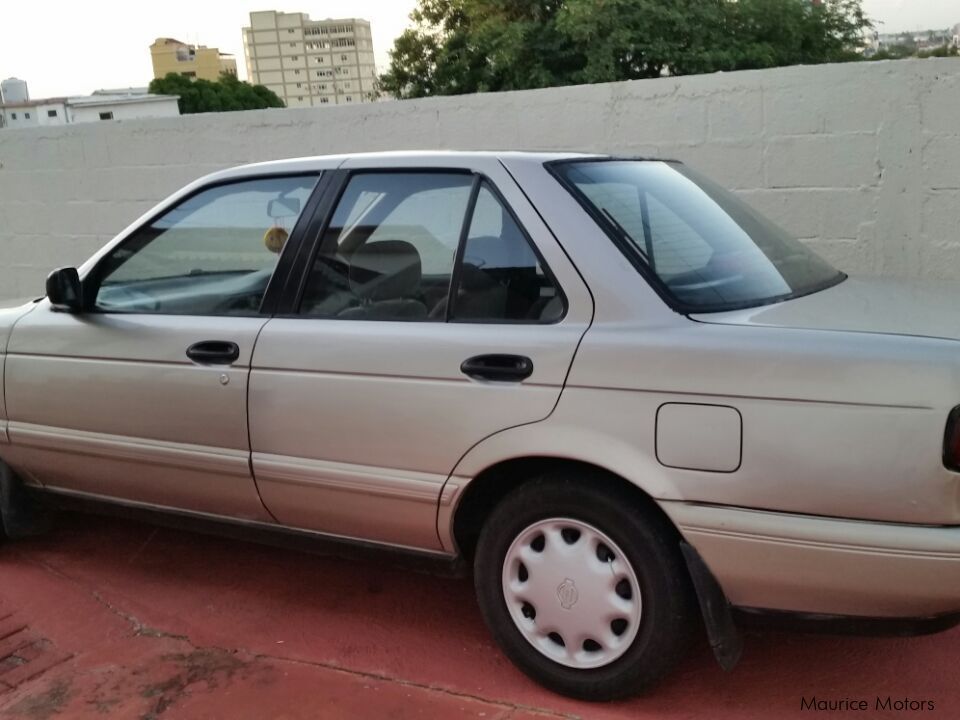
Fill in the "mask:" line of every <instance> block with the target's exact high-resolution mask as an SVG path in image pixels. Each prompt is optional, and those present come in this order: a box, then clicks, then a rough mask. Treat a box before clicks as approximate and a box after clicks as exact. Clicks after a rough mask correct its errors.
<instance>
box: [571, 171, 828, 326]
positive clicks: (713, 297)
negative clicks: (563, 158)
mask: <svg viewBox="0 0 960 720" xmlns="http://www.w3.org/2000/svg"><path fill="white" fill-rule="evenodd" d="M552 169H553V172H555V173H556V174H557V175H558V177H559V178H560V180H561V181H562V182H563V184H564V185H565V186H566V187H567V188H568V189H569V190H570V192H572V193H573V194H574V196H576V197H577V199H578V200H579V201H580V202H581V203H582V204H583V205H584V206H585V207H586V208H587V209H588V210H589V211H590V212H591V214H592V215H593V216H594V217H595V219H596V220H597V222H598V223H599V224H600V225H601V226H602V227H603V228H604V229H605V230H606V231H607V232H608V233H609V234H610V235H611V237H613V238H614V239H615V240H616V241H617V244H618V245H620V247H621V248H622V249H623V250H624V252H626V253H627V254H628V256H630V257H631V259H632V260H634V261H635V264H637V265H638V266H640V267H641V268H643V269H644V270H645V271H648V272H646V274H647V275H648V276H650V279H651V280H652V281H653V282H654V283H655V284H656V285H657V286H658V289H659V290H660V291H661V293H662V294H664V295H666V296H667V298H668V299H670V300H671V301H672V303H671V304H673V305H674V307H675V308H676V309H677V310H680V311H682V312H691V313H699V312H720V311H723V310H735V309H738V308H744V307H752V306H755V305H765V304H768V303H772V302H778V301H780V300H787V299H790V298H794V297H799V296H801V295H808V294H810V293H813V292H817V291H818V290H823V289H825V288H827V287H830V286H831V285H835V284H836V283H838V282H840V281H841V280H843V279H844V278H845V277H846V275H844V274H843V273H841V272H839V271H838V270H836V269H835V268H833V267H831V266H830V264H829V263H827V262H826V261H825V260H823V259H822V258H820V257H819V256H818V255H817V254H816V253H814V252H813V251H812V250H810V249H809V248H808V247H807V246H806V245H804V244H803V243H801V242H800V241H798V240H795V239H794V238H792V237H790V236H789V235H788V234H787V233H786V232H785V231H784V230H782V229H780V228H779V227H777V226H776V225H774V224H773V223H772V222H770V221H769V220H767V219H766V218H764V217H763V216H762V215H760V214H759V213H757V212H756V211H755V210H753V209H752V208H750V207H749V206H748V205H746V204H745V203H744V202H742V201H741V200H739V199H737V197H736V196H734V195H733V194H732V193H730V192H727V191H726V190H724V189H723V188H721V187H719V186H718V185H716V184H715V183H713V182H711V181H709V180H707V179H706V178H704V177H702V176H700V175H697V174H695V173H694V172H693V171H691V170H690V169H689V168H687V167H685V166H683V165H681V164H679V163H668V162H656V161H642V160H603V161H577V162H563V163H557V164H554V165H553V166H552Z"/></svg>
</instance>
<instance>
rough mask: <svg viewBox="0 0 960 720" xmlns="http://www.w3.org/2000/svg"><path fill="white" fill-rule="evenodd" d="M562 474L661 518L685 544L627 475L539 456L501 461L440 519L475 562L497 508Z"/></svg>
mask: <svg viewBox="0 0 960 720" xmlns="http://www.w3.org/2000/svg"><path fill="white" fill-rule="evenodd" d="M559 470H563V471H565V472H570V471H571V470H573V471H577V472H580V473H582V474H583V475H584V477H585V478H589V480H590V482H591V483H592V484H594V486H596V485H597V484H599V485H601V486H603V487H605V488H607V489H609V491H610V492H612V493H617V494H619V495H621V496H623V497H625V498H627V499H628V501H630V502H634V503H636V504H637V506H638V508H643V509H644V510H645V511H647V512H649V513H652V515H653V516H654V517H657V518H659V519H660V520H661V521H662V523H663V525H664V527H666V528H668V529H669V531H670V532H672V533H674V534H675V536H676V539H677V541H678V542H679V541H680V540H682V535H681V533H680V531H679V530H678V529H677V527H676V526H675V525H674V523H673V521H672V520H670V518H669V517H668V516H667V514H666V513H665V512H664V511H663V510H662V509H661V508H660V505H659V504H658V503H657V501H656V500H655V499H654V497H653V496H652V495H650V494H649V493H648V492H646V491H645V490H644V489H643V488H641V487H640V486H639V485H637V484H636V483H634V482H631V481H630V480H629V479H627V478H625V477H624V476H623V475H621V474H618V473H617V472H615V471H613V470H611V469H609V468H607V467H604V466H602V465H599V464H596V463H593V462H590V461H586V460H579V459H574V458H569V457H563V456H559V455H544V454H538V455H524V456H519V457H512V458H508V459H504V460H500V461H497V462H495V463H493V464H491V465H488V466H487V467H486V468H484V469H483V470H481V471H480V472H479V473H477V474H476V475H475V476H474V477H473V478H472V479H470V480H468V481H467V482H466V483H464V484H463V485H462V486H461V488H460V490H459V491H458V494H457V496H456V499H455V501H454V502H453V503H452V505H451V507H450V508H449V511H448V512H447V513H441V518H440V520H441V522H443V520H444V517H443V516H444V515H446V523H445V524H446V525H447V533H448V536H449V538H450V539H451V541H452V542H453V544H454V546H455V550H456V552H458V553H459V554H460V555H462V556H463V557H464V558H465V559H467V560H468V561H469V560H471V559H472V557H473V552H474V549H475V548H476V541H477V538H478V537H479V535H480V530H481V528H482V527H483V523H484V522H485V520H486V518H487V517H489V515H490V513H491V512H492V511H493V509H494V508H495V507H496V505H497V504H498V503H499V502H500V501H501V500H502V499H503V498H504V497H506V495H507V494H508V493H510V492H511V491H512V490H514V489H515V488H517V487H520V486H521V485H523V484H525V483H528V482H531V481H533V480H536V479H537V478H539V477H543V476H544V475H548V474H550V473H552V472H557V471H559ZM441 537H443V533H441Z"/></svg>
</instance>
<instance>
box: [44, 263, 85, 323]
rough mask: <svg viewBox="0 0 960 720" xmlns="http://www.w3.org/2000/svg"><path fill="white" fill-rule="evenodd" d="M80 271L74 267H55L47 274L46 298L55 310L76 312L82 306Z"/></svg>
mask: <svg viewBox="0 0 960 720" xmlns="http://www.w3.org/2000/svg"><path fill="white" fill-rule="evenodd" d="M82 298H83V291H82V289H81V286H80V273H78V272H77V269H76V268H72V267H66V268H57V269H56V270H54V271H53V272H52V273H50V274H49V275H48V276H47V299H49V300H50V307H51V308H52V309H53V310H55V311H57V312H68V313H78V312H80V311H81V309H82V306H83V300H82Z"/></svg>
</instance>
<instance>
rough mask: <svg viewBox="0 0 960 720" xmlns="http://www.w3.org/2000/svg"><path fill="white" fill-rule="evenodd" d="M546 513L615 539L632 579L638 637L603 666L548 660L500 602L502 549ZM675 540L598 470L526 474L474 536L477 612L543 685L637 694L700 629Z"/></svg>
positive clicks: (595, 696) (586, 696)
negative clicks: (524, 480)
mask: <svg viewBox="0 0 960 720" xmlns="http://www.w3.org/2000/svg"><path fill="white" fill-rule="evenodd" d="M549 518H569V519H572V520H576V521H579V522H582V523H586V524H588V525H590V526H592V527H593V528H596V529H597V530H599V531H600V532H602V533H603V534H604V535H606V536H607V537H609V538H610V540H612V541H613V542H614V543H615V544H616V545H618V546H619V548H620V550H621V551H622V553H623V555H625V556H626V560H627V561H628V562H629V564H630V565H631V566H632V568H633V571H634V573H635V575H636V577H637V580H638V582H639V585H640V593H641V595H640V597H641V599H642V612H641V615H640V621H639V629H638V630H637V631H636V632H637V634H636V637H635V638H634V639H633V642H632V643H631V644H630V645H629V647H628V649H627V650H626V651H624V652H623V654H622V655H620V656H619V657H617V658H616V659H614V660H612V661H611V662H610V663H609V664H607V665H604V666H602V667H596V668H590V669H581V668H575V667H569V666H567V665H564V664H561V663H560V662H557V661H555V660H553V659H551V658H549V657H547V656H546V655H545V654H543V653H541V651H540V650H538V649H537V648H535V647H534V645H533V644H532V643H531V642H530V641H528V640H527V639H526V637H524V635H523V634H522V633H521V631H520V630H519V629H518V627H517V624H516V623H515V622H514V620H513V617H512V616H511V615H510V611H509V610H508V608H507V602H506V600H505V598H504V591H503V585H502V574H503V568H504V560H505V558H506V555H507V552H508V550H509V548H510V546H511V545H512V543H513V542H514V540H515V539H516V538H517V537H518V536H519V535H520V534H521V533H523V531H524V530H525V529H527V528H529V527H530V526H531V525H533V524H534V523H537V522H538V521H543V520H547V519H549ZM678 540H679V539H678V536H677V533H676V531H675V530H674V529H673V528H672V526H670V525H669V523H668V522H667V521H666V520H665V519H664V518H663V517H662V516H661V515H660V514H659V513H658V512H656V511H655V510H651V509H650V508H647V507H645V506H642V503H638V502H637V498H636V496H635V495H633V494H631V493H629V492H626V491H623V490H621V489H620V488H619V487H617V486H615V485H613V484H612V483H610V482H608V478H606V477H604V476H602V475H599V474H591V473H558V474H553V475H551V476H550V477H544V478H540V479H537V480H533V481H531V482H528V483H525V484H524V485H522V486H520V487H519V488H517V489H516V490H514V491H512V492H511V493H510V494H508V495H507V496H506V497H505V498H504V499H503V500H502V501H501V502H500V503H499V505H497V507H496V508H495V509H494V511H493V512H492V513H491V515H490V517H489V518H488V519H487V522H486V524H485V525H484V527H483V529H482V531H481V533H480V538H479V540H478V543H477V551H476V557H475V561H474V583H475V586H476V592H477V599H478V602H479V604H480V610H481V612H482V613H483V616H484V619H485V620H486V623H487V626H488V627H489V628H490V631H491V633H492V634H493V636H494V638H495V639H496V641H497V643H498V644H499V645H500V647H501V648H502V649H503V651H504V652H505V653H506V654H507V656H508V657H509V658H510V659H511V660H512V661H513V662H514V663H515V664H516V665H517V666H518V667H519V668H520V669H521V670H522V671H523V672H525V673H526V674H527V675H529V676H530V677H532V678H533V679H534V680H536V681H537V682H539V683H540V684H542V685H544V686H546V687H547V688H549V689H551V690H553V691H555V692H558V693H560V694H563V695H567V696H570V697H574V698H578V699H581V700H595V701H603V700H614V699H618V698H623V697H628V696H631V695H635V694H637V693H639V692H642V691H643V690H645V689H647V688H649V687H650V686H652V685H653V684H654V683H655V682H656V681H658V680H659V679H660V678H662V677H663V676H664V675H665V674H666V673H668V672H669V671H670V670H671V669H672V668H673V667H674V666H675V665H676V664H677V663H678V662H679V661H680V660H681V659H682V658H683V656H684V655H685V654H686V652H687V650H688V649H689V647H690V644H691V642H692V640H693V639H694V638H695V637H696V635H697V633H698V632H700V630H701V628H702V623H701V620H700V616H699V613H698V611H697V605H696V596H695V594H694V591H693V587H692V584H691V582H690V577H689V574H688V572H687V569H686V565H685V563H684V561H683V556H682V554H681V551H680V547H679V541H678ZM558 592H559V589H558ZM561 602H562V601H561ZM564 607H566V606H564Z"/></svg>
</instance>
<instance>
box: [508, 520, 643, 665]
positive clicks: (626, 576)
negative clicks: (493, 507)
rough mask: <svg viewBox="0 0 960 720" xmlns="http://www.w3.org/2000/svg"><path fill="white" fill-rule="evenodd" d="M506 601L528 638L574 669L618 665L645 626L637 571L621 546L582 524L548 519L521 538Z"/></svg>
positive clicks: (511, 559) (511, 552)
mask: <svg viewBox="0 0 960 720" xmlns="http://www.w3.org/2000/svg"><path fill="white" fill-rule="evenodd" d="M503 597H504V600H505V601H506V604H507V609H508V610H509V612H510V617H512V618H513V622H514V623H515V624H516V626H517V629H519V630H520V632H521V633H522V634H523V636H524V637H525V638H526V639H527V641H528V642H529V643H530V644H531V645H533V646H534V647H535V648H536V649H537V650H539V651H540V652H541V653H542V654H543V655H545V656H547V657H548V658H550V659H551V660H554V661H556V662H558V663H560V664H561V665H566V666H567V667H573V668H580V669H588V668H597V667H602V666H604V665H608V664H610V663H612V662H613V661H614V660H616V659H617V658H619V657H620V656H621V655H623V654H624V653H625V652H626V651H627V649H628V648H629V647H630V645H631V644H632V643H633V640H634V638H636V636H637V632H638V631H639V629H640V614H641V599H640V584H639V583H638V582H637V575H636V573H635V572H634V570H633V568H632V567H631V566H630V563H629V562H628V561H627V558H626V556H625V555H624V554H623V552H622V551H621V550H620V548H619V547H618V546H617V544H616V543H614V542H613V541H612V540H611V539H610V538H609V537H607V536H606V535H604V534H603V533H602V532H600V531H599V530H597V529H596V528H595V527H593V526H592V525H589V524H587V523H584V522H581V521H579V520H571V519H567V518H551V519H549V520H541V521H539V522H536V523H534V524H533V525H531V526H530V527H528V528H527V529H525V530H524V531H523V532H521V533H520V534H519V535H518V536H517V538H516V539H515V540H514V541H513V543H512V544H511V545H510V548H509V549H508V550H507V555H506V558H505V560H504V563H503Z"/></svg>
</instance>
